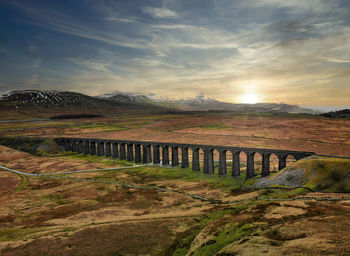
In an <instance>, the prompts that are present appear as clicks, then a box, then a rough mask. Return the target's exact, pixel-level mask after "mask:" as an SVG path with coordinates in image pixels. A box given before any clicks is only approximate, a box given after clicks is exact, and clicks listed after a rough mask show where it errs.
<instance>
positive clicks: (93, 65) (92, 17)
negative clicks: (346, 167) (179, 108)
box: [0, 0, 350, 106]
mask: <svg viewBox="0 0 350 256" xmlns="http://www.w3.org/2000/svg"><path fill="white" fill-rule="evenodd" d="M349 11H350V3H349V2H347V1H345V0H333V1H325V0H310V1H307V2H305V1H288V2H287V1H282V0H263V1H257V0H246V1H226V0H205V1H204V0H202V1H198V0H192V1H174V0H162V1H156V0H152V1H139V0H132V1H128V2H123V1H99V2H93V1H88V0H81V1H75V2H73V3H72V2H70V1H66V0H64V1H60V2H47V1H43V0H32V1H22V0H13V1H11V2H9V1H6V0H0V14H1V15H0V20H1V22H2V24H3V25H4V26H3V28H2V29H1V30H0V56H1V58H0V65H1V66H2V68H1V69H0V94H4V93H5V92H7V91H12V90H25V89H37V90H43V89H47V90H58V91H76V92H79V93H83V94H86V95H89V96H96V95H101V94H108V93H110V92H113V91H116V90H119V91H123V92H139V93H142V94H149V93H154V94H158V95H162V96H164V97H170V98H177V99H185V98H193V97H195V96H196V95H198V94H200V93H205V94H206V95H209V96H210V97H213V98H215V99H217V100H219V101H222V102H229V103H236V104H237V103H247V104H254V103H277V104H278V103H280V102H283V103H285V104H291V105H297V106H348V105H349V96H350V86H349V85H350V44H349V42H350V19H349V17H348V13H349Z"/></svg>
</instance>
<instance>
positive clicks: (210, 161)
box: [55, 138, 315, 178]
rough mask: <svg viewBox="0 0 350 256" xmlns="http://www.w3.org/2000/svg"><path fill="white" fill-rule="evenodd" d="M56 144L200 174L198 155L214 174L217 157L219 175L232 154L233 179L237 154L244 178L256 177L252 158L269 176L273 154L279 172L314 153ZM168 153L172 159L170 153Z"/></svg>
mask: <svg viewBox="0 0 350 256" xmlns="http://www.w3.org/2000/svg"><path fill="white" fill-rule="evenodd" d="M55 141H56V142H57V143H58V144H59V145H60V146H62V147H64V149H65V150H66V151H73V152H77V153H84V154H89V155H97V156H106V157H112V158H119V159H121V160H127V161H129V162H135V163H145V164H147V163H153V164H161V165H164V166H169V165H171V166H179V165H181V167H182V168H188V167H190V166H191V167H192V170H193V171H201V165H200V152H202V153H203V167H202V169H203V173H205V174H213V173H214V172H215V166H214V152H215V151H217V153H218V155H219V168H218V174H219V175H226V174H227V164H228V163H230V162H229V161H227V152H231V154H232V162H231V164H232V172H231V175H232V176H233V177H235V176H240V170H241V162H240V161H241V160H240V154H241V153H242V152H244V154H245V155H246V178H251V177H254V176H255V175H256V173H255V170H254V156H256V154H260V155H261V159H262V166H261V176H268V175H269V174H270V161H271V159H270V157H271V155H275V156H276V157H277V158H278V170H281V169H283V168H284V167H286V160H287V157H288V156H292V157H294V158H295V160H299V159H302V158H305V157H308V156H311V155H313V154H315V153H313V152H305V151H291V150H278V149H264V148H244V147H231V146H216V145H199V144H182V143H166V142H150V141H131V140H105V139H87V138H56V139H55ZM179 149H180V150H181V161H180V159H179ZM189 149H190V150H191V151H192V158H191V165H190V159H189ZM170 153H171V159H170V158H169V154H170Z"/></svg>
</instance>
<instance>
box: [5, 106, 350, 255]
mask: <svg viewBox="0 0 350 256" xmlns="http://www.w3.org/2000/svg"><path fill="white" fill-rule="evenodd" d="M0 112H1V115H0V117H1V120H0V136H1V139H0V144H2V146H0V165H1V166H3V167H6V168H9V169H11V170H18V171H21V172H23V173H24V174H21V173H14V172H11V171H8V170H5V169H0V177H1V178H0V204H1V208H0V252H1V255H4V256H8V255H349V254H350V246H349V243H347V241H348V240H349V238H350V237H349V233H348V230H349V228H350V224H349V223H350V196H349V194H348V192H350V186H349V183H350V182H349V178H350V174H349V171H350V160H349V159H346V158H340V157H338V156H342V157H349V156H350V140H349V134H350V128H349V127H350V120H349V119H344V118H339V119H330V118H327V117H320V116H316V115H309V114H282V113H279V114H276V113H254V112H237V113H236V112H235V113H233V112H206V113H203V112H194V113H154V114H145V113H137V112H123V111H120V112H113V113H111V112H108V111H107V110H106V109H104V110H103V111H101V112H99V113H97V114H98V116H96V117H91V118H86V117H84V118H68V119H50V117H52V116H55V115H59V114H62V111H57V112H55V111H52V110H48V109H45V108H43V109H39V110H38V109H36V110H35V111H33V110H31V111H26V110H6V111H0ZM73 112H74V111H73V110H66V111H65V113H63V114H71V113H73ZM74 113H75V112H74ZM36 137H40V138H41V139H36ZM55 137H84V138H102V139H104V138H108V139H125V140H144V141H164V142H178V143H194V144H214V145H234V146H241V147H257V148H273V149H289V150H302V151H311V152H315V153H316V154H317V155H316V156H313V157H310V158H306V159H302V160H300V161H297V162H295V160H294V159H289V161H288V164H287V167H286V168H285V169H284V170H282V171H280V172H274V173H273V174H272V175H271V177H268V178H267V179H268V180H272V181H273V180H274V178H276V177H278V175H280V174H281V173H287V174H288V173H289V176H287V179H293V172H294V171H296V170H303V175H302V176H301V177H299V180H298V182H299V183H300V185H299V186H298V187H297V188H295V187H288V186H280V185H278V184H277V185H276V184H275V185H273V184H272V185H271V186H268V187H265V188H262V187H260V186H255V185H254V184H255V183H256V182H258V181H259V179H261V177H260V176H259V175H258V176H257V177H254V178H253V179H249V180H246V179H245V174H244V171H245V166H244V164H242V166H241V167H242V169H241V171H242V174H241V176H240V177H236V178H232V177H230V176H229V175H228V176H227V177H219V176H218V175H215V174H214V175H204V174H203V173H198V172H193V171H192V170H191V168H185V169H182V168H179V167H174V168H170V167H164V166H153V165H147V166H146V165H140V166H137V165H135V164H133V163H130V162H126V161H125V160H119V159H113V158H109V157H97V156H89V155H84V154H78V153H73V152H65V151H62V149H61V148H60V147H59V146H58V145H56V144H55V143H54V141H53V140H52V138H55ZM325 155H327V156H325ZM242 158H244V156H243V155H242ZM215 159H216V160H217V156H216V158H215ZM242 162H244V159H242ZM260 163H261V159H259V158H256V168H257V173H259V168H261V166H260ZM272 168H275V166H274V165H272ZM216 169H217V166H216ZM91 170H92V171H91ZM94 170H95V171H94ZM274 170H276V169H274ZM77 171H80V172H77ZM26 174H33V175H31V176H28V175H26Z"/></svg>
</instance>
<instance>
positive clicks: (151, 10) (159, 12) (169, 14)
mask: <svg viewBox="0 0 350 256" xmlns="http://www.w3.org/2000/svg"><path fill="white" fill-rule="evenodd" d="M143 12H144V13H146V14H150V15H151V16H152V17H153V18H172V19H178V18H179V17H180V15H179V14H178V13H176V12H174V11H172V10H169V9H166V8H157V7H145V8H143Z"/></svg>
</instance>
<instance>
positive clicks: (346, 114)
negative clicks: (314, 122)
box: [320, 109, 350, 118]
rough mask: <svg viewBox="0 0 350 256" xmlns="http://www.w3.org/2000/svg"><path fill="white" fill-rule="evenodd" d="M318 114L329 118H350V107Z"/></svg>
mask: <svg viewBox="0 0 350 256" xmlns="http://www.w3.org/2000/svg"><path fill="white" fill-rule="evenodd" d="M320 116H324V117H330V118H350V109H343V110H339V111H331V112H328V113H323V114H320Z"/></svg>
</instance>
